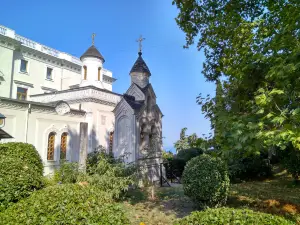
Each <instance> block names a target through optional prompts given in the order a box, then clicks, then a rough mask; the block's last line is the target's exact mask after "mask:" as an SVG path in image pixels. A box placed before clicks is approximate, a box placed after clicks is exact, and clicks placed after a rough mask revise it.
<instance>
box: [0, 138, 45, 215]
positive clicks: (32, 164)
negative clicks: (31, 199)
mask: <svg viewBox="0 0 300 225" xmlns="http://www.w3.org/2000/svg"><path fill="white" fill-rule="evenodd" d="M42 186H43V164H42V160H41V158H40V156H39V154H38V152H37V151H36V149H35V147H34V146H33V145H30V144H25V143H7V144H0V211H2V210H3V209H5V208H6V207H7V206H8V205H10V204H11V203H13V202H17V201H19V200H20V199H22V198H24V197H27V196H28V195H30V194H31V192H32V191H34V190H36V189H39V188H41V187H42Z"/></svg>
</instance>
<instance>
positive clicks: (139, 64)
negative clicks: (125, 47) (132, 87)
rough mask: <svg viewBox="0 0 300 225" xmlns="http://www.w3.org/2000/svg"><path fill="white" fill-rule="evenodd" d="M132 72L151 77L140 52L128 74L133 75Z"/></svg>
mask: <svg viewBox="0 0 300 225" xmlns="http://www.w3.org/2000/svg"><path fill="white" fill-rule="evenodd" d="M134 72H137V73H147V74H148V75H149V76H150V75H151V73H150V70H149V68H148V66H147V64H146V63H145V61H144V60H143V58H142V53H141V52H139V57H138V58H137V60H136V61H135V63H134V65H133V67H132V69H131V70H130V73H134Z"/></svg>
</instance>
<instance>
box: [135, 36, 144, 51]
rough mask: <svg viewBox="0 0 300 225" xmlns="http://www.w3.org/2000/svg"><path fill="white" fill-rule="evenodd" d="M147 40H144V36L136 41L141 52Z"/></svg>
mask: <svg viewBox="0 0 300 225" xmlns="http://www.w3.org/2000/svg"><path fill="white" fill-rule="evenodd" d="M144 40H146V38H143V36H142V35H141V36H140V38H139V39H137V40H136V42H139V52H142V47H143V46H142V42H143V41H144Z"/></svg>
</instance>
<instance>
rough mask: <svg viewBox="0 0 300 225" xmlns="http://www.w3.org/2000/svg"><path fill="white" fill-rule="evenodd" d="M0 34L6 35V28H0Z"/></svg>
mask: <svg viewBox="0 0 300 225" xmlns="http://www.w3.org/2000/svg"><path fill="white" fill-rule="evenodd" d="M0 34H3V35H6V28H5V27H1V26H0Z"/></svg>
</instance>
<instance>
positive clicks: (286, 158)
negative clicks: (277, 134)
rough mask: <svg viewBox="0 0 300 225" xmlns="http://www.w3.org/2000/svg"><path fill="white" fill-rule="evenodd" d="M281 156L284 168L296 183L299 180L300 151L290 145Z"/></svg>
mask: <svg viewBox="0 0 300 225" xmlns="http://www.w3.org/2000/svg"><path fill="white" fill-rule="evenodd" d="M282 156H283V165H284V167H285V168H286V169H287V171H288V173H290V174H292V176H293V178H294V179H295V181H296V182H298V181H299V178H300V151H299V150H297V149H295V148H294V147H293V146H292V145H291V144H290V145H288V147H287V149H286V151H285V152H283V154H282Z"/></svg>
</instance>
